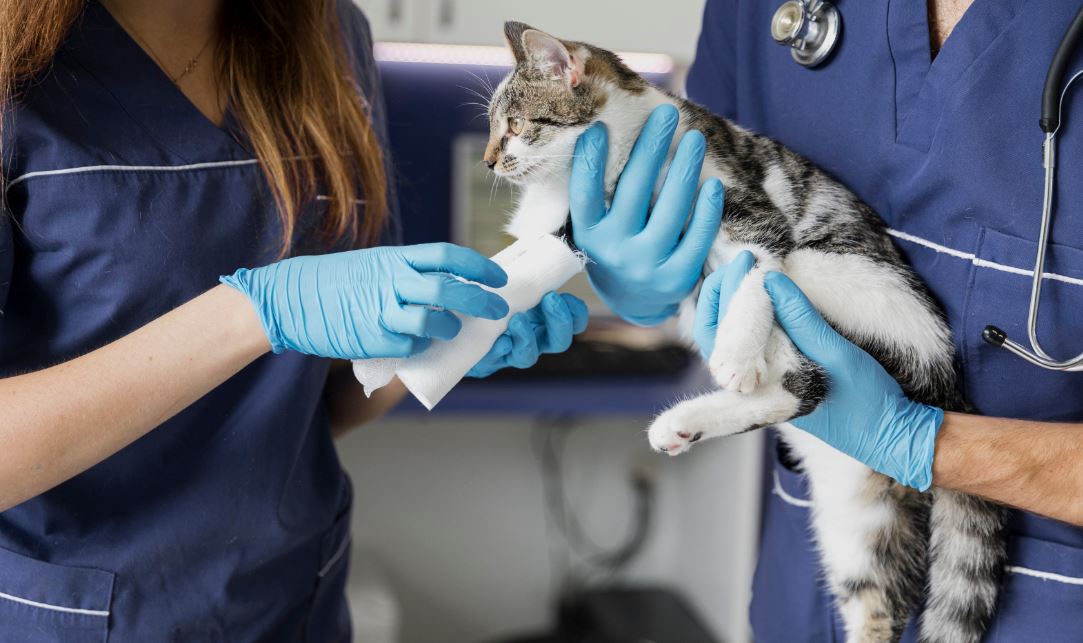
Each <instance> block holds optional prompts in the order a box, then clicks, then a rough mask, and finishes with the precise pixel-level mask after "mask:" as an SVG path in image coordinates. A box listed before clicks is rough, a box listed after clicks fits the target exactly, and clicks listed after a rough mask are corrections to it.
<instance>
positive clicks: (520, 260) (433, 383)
mask: <svg viewBox="0 0 1083 643" xmlns="http://www.w3.org/2000/svg"><path fill="white" fill-rule="evenodd" d="M492 260H493V261H494V262H496V264H497V265H499V266H500V267H501V268H503V269H504V271H505V272H506V273H508V285H506V286H504V287H503V288H499V289H495V290H493V292H495V293H497V294H498V295H500V296H501V297H503V298H504V300H505V301H507V302H508V308H509V312H508V314H507V316H505V317H504V318H503V319H498V320H495V321H494V320H489V319H478V318H476V317H465V316H463V315H458V314H456V315H457V316H458V317H459V319H460V320H462V323H463V327H462V330H461V331H459V334H458V335H457V336H455V338H454V339H452V340H450V341H442V340H439V339H434V340H433V342H432V345H431V346H429V348H428V350H426V351H424V352H422V353H419V354H417V355H414V356H412V357H407V358H404V359H403V358H389V359H361V360H356V361H355V362H354V363H353V372H354V375H355V376H356V377H357V380H358V381H359V382H361V384H362V386H364V388H365V395H372V392H373V391H375V390H376V389H378V388H380V387H382V386H384V385H386V384H387V383H388V382H390V381H391V379H392V378H393V377H394V376H396V375H398V377H399V380H400V381H401V382H402V383H403V384H404V385H405V386H406V388H407V390H409V391H410V393H412V394H413V395H414V397H416V398H417V399H418V401H419V402H421V403H422V404H424V405H425V408H427V409H429V410H432V408H433V407H434V406H436V405H437V403H439V402H440V400H441V399H443V398H444V396H445V395H447V393H448V391H450V390H451V389H452V387H454V386H455V385H456V384H458V383H459V380H461V379H462V378H463V377H464V376H466V373H467V371H469V370H470V369H471V368H473V367H474V365H475V364H477V363H478V361H480V360H481V358H482V357H485V354H486V353H488V352H489V349H490V348H492V346H493V343H494V342H495V341H496V339H497V338H498V337H500V335H501V334H503V333H504V331H505V330H507V328H508V320H509V319H510V318H511V316H512V315H514V314H515V313H519V312H523V311H524V310H530V309H531V308H533V307H534V306H537V305H538V303H539V302H540V301H541V300H542V297H544V296H545V294H546V293H548V292H549V291H552V290H556V289H557V288H560V287H561V286H563V285H564V284H565V283H566V282H567V281H568V280H569V279H571V278H572V277H574V276H575V275H576V273H578V272H579V271H581V270H582V269H583V264H584V262H585V260H584V258H583V256H582V255H581V254H579V253H577V252H575V251H574V250H572V249H571V248H569V247H568V246H567V244H565V243H564V242H563V241H562V240H560V239H558V238H557V237H554V236H553V235H549V234H546V235H542V236H539V237H534V238H531V239H520V240H518V241H516V242H515V243H513V244H511V245H510V246H508V247H507V248H504V249H503V250H501V251H500V252H498V253H497V254H496V255H494V256H493V257H492Z"/></svg>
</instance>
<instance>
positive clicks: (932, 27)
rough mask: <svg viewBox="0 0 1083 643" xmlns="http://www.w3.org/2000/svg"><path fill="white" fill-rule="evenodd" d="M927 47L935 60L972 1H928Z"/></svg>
mask: <svg viewBox="0 0 1083 643" xmlns="http://www.w3.org/2000/svg"><path fill="white" fill-rule="evenodd" d="M928 2H929V47H930V49H931V50H932V55H933V57H934V58H935V57H936V54H938V53H939V52H940V48H941V47H943V46H944V41H945V40H947V39H948V36H949V35H951V32H952V30H954V29H955V25H957V24H959V20H960V19H962V17H963V14H964V13H966V10H967V9H968V8H969V7H970V5H971V4H973V3H974V0H928Z"/></svg>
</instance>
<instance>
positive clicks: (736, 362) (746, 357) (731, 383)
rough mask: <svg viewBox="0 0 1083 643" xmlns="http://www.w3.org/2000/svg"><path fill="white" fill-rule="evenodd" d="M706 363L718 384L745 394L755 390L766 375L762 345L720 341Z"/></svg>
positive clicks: (765, 362)
mask: <svg viewBox="0 0 1083 643" xmlns="http://www.w3.org/2000/svg"><path fill="white" fill-rule="evenodd" d="M707 365H708V367H709V368H710V370H711V375H712V376H713V377H714V380H715V381H716V382H718V386H720V387H721V388H723V389H726V390H728V391H736V392H738V393H742V394H745V395H748V394H749V393H752V392H753V391H755V390H756V387H757V386H759V385H760V384H762V383H764V381H765V378H766V376H767V359H766V358H765V357H764V354H763V348H762V347H747V346H742V345H740V344H736V343H734V342H725V341H722V342H719V343H718V344H717V345H716V347H715V349H714V352H713V353H711V358H710V360H708V362H707Z"/></svg>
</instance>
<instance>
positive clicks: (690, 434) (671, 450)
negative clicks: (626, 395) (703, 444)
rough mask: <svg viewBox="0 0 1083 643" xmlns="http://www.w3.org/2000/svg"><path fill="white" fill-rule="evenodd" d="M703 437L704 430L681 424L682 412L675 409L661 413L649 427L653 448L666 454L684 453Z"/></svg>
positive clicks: (648, 432)
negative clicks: (691, 428)
mask: <svg viewBox="0 0 1083 643" xmlns="http://www.w3.org/2000/svg"><path fill="white" fill-rule="evenodd" d="M702 438H703V432H702V431H692V430H689V429H687V428H686V427H682V426H681V420H680V412H679V411H675V410H674V409H670V410H668V411H666V412H665V413H663V414H661V415H659V416H658V417H657V418H656V419H655V420H654V422H652V423H651V426H650V428H649V429H647V439H648V440H649V441H650V443H651V448H652V449H654V450H655V451H658V452H659V453H665V454H666V455H678V454H681V453H684V452H685V451H687V450H688V449H690V448H692V444H693V443H695V442H698V441H699V440H700V439H702Z"/></svg>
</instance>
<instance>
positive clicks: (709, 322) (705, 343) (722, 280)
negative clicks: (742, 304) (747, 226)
mask: <svg viewBox="0 0 1083 643" xmlns="http://www.w3.org/2000/svg"><path fill="white" fill-rule="evenodd" d="M755 265H756V257H755V256H754V255H753V254H752V253H751V252H749V251H747V250H744V251H742V252H741V254H739V255H737V258H736V259H734V260H733V261H731V262H730V263H728V264H726V265H724V266H722V267H721V268H719V269H718V270H715V271H714V272H712V273H711V274H710V275H708V276H707V278H706V279H704V280H703V287H702V288H701V289H700V291H699V303H697V304H696V321H695V324H694V325H693V327H692V336H693V338H694V339H695V340H696V346H698V347H699V352H700V353H701V354H702V355H703V359H711V353H713V352H714V341H715V337H716V336H717V334H718V320H720V319H723V318H724V317H725V316H726V310H727V309H728V308H729V303H730V299H732V298H733V293H735V292H737V288H738V287H739V286H740V285H741V282H742V281H744V279H745V275H747V274H748V273H749V271H751V270H752V268H753V267H754V266H755Z"/></svg>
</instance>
